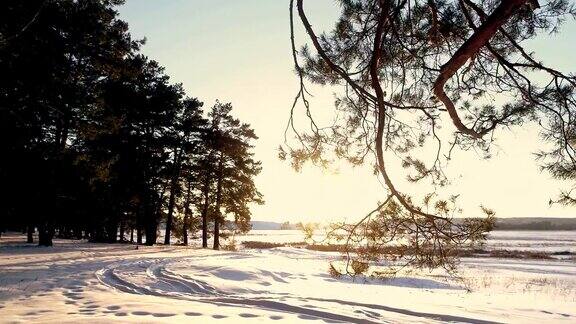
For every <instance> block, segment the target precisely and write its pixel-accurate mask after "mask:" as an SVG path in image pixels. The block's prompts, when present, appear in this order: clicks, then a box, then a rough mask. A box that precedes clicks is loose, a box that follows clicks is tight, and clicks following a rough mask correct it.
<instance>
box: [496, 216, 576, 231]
mask: <svg viewBox="0 0 576 324" xmlns="http://www.w3.org/2000/svg"><path fill="white" fill-rule="evenodd" d="M494 230H496V231H498V230H500V231H505V230H518V231H574V230H576V218H528V217H526V218H498V219H497V220H496V226H495V227H494Z"/></svg>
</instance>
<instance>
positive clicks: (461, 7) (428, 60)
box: [280, 0, 576, 271]
mask: <svg viewBox="0 0 576 324" xmlns="http://www.w3.org/2000/svg"><path fill="white" fill-rule="evenodd" d="M304 3H305V1H304V0H291V1H290V24H291V25H290V27H291V31H292V38H291V42H292V52H293V58H294V65H295V70H296V73H297V75H298V76H299V79H300V87H299V90H298V94H297V96H296V99H295V101H294V106H293V109H292V111H294V107H295V106H296V105H297V104H298V103H299V102H302V103H303V105H304V106H305V108H306V112H307V116H309V117H310V119H311V122H310V128H309V129H307V130H304V131H302V130H301V129H299V128H298V127H296V126H295V123H294V122H293V118H292V117H291V119H290V122H289V127H288V130H292V131H293V132H294V133H295V135H296V139H297V142H298V145H297V146H295V145H294V144H290V143H288V150H286V149H284V148H281V152H280V154H281V157H285V158H287V157H289V158H291V159H292V162H293V165H294V166H295V167H296V168H299V167H300V166H301V164H302V163H303V162H304V161H307V160H311V161H312V162H313V163H316V164H320V165H326V164H327V163H329V161H330V160H331V158H333V157H336V158H341V159H345V160H346V161H348V162H350V163H352V164H354V165H360V164H364V163H368V164H371V165H373V166H374V168H375V170H376V171H375V172H376V173H377V174H378V176H379V177H380V179H382V181H383V182H384V184H385V187H386V191H387V192H386V193H385V194H384V197H387V198H386V199H385V200H384V203H382V204H379V206H378V208H376V209H375V210H374V211H373V212H371V213H370V214H368V215H367V216H366V217H365V218H363V219H362V220H361V221H360V222H359V223H358V224H356V225H355V226H348V225H346V224H339V225H337V226H336V228H338V229H339V230H341V231H344V232H345V233H346V234H347V235H345V236H344V238H345V239H346V242H347V243H349V242H350V241H354V240H356V242H367V243H366V250H365V251H366V253H365V254H364V255H360V259H361V260H359V261H358V262H366V261H367V260H371V259H372V258H379V257H381V256H385V257H391V258H397V257H398V256H399V255H400V256H403V257H405V256H409V257H407V258H405V260H406V259H407V262H406V263H408V264H414V265H419V266H436V265H442V264H446V263H447V262H446V261H447V260H449V259H450V258H449V256H450V255H451V250H452V249H454V248H455V247H456V246H460V245H462V244H466V243H470V242H472V243H473V242H475V241H477V240H479V239H481V238H482V237H483V235H482V233H483V232H485V231H486V230H487V229H489V228H491V226H492V216H493V214H494V212H493V211H491V210H489V209H486V208H483V211H484V212H485V213H487V214H488V216H489V217H488V218H486V219H477V220H468V221H458V220H454V215H455V214H457V213H458V211H459V208H458V206H457V202H456V199H455V197H456V196H453V197H448V198H441V197H437V195H436V188H438V187H440V186H444V185H446V184H447V183H448V180H449V179H447V178H446V176H445V174H444V171H443V170H444V169H445V167H446V166H447V165H448V162H449V160H450V158H451V155H452V153H453V152H454V151H455V150H458V149H460V150H470V149H476V150H479V151H481V152H484V154H485V155H486V156H489V155H490V148H491V146H492V143H493V141H494V135H495V134H496V133H497V132H502V131H503V129H505V128H508V127H514V126H515V127H523V126H530V127H532V125H535V124H539V125H540V126H541V134H542V137H543V139H544V140H545V141H548V142H550V143H552V144H553V145H554V149H553V150H552V151H549V152H539V157H540V159H541V161H542V163H543V167H544V168H546V169H548V170H550V171H551V172H552V173H553V174H554V175H555V176H557V177H558V178H563V179H574V174H575V173H574V172H575V170H576V168H575V166H576V159H575V158H576V151H575V144H576V143H575V136H574V134H575V125H576V123H575V122H574V120H575V119H574V118H575V116H576V115H575V113H576V106H575V105H574V103H575V101H574V99H575V97H574V94H575V93H574V86H575V85H576V78H575V77H574V76H573V74H569V73H564V72H561V71H558V70H556V69H554V68H553V67H550V66H546V65H544V64H543V63H541V62H540V61H539V59H538V58H537V57H536V54H534V53H531V52H530V51H529V50H527V49H526V48H525V44H526V43H527V41H529V40H530V39H533V38H534V37H536V36H538V35H543V34H544V35H545V34H546V33H550V32H556V31H558V30H559V28H560V26H561V24H562V23H563V22H564V21H565V20H566V19H567V18H571V17H573V16H574V15H575V14H576V9H575V8H574V6H573V4H571V3H570V2H568V1H565V0H555V1H549V2H546V3H545V4H542V5H540V4H539V3H538V1H533V0H531V1H528V0H511V1H471V0H452V1H438V0H427V1H413V0H399V1H389V0H356V1H355V0H341V1H338V4H339V6H340V9H341V13H340V17H339V19H338V21H337V22H336V23H335V26H334V29H333V30H332V31H330V32H326V33H321V34H319V31H317V30H315V29H314V28H313V22H311V21H310V20H309V18H308V16H307V13H306V10H305V5H304ZM296 20H299V23H300V24H301V25H302V26H303V28H304V30H305V31H306V34H307V40H306V45H305V46H303V47H302V48H297V47H296V44H297V40H295V33H294V25H295V24H296V23H297V22H296ZM307 82H311V83H315V84H321V85H332V86H339V87H341V89H342V91H340V92H339V95H338V98H337V100H336V105H335V111H336V112H337V115H338V117H339V118H338V119H337V120H336V122H335V123H334V124H333V125H330V126H328V127H323V126H317V123H316V121H315V120H314V119H313V118H312V117H311V116H312V114H311V112H310V103H309V101H308V99H307V97H308V95H309V94H308V91H307V89H306V83H307ZM448 123H450V124H451V127H452V130H453V131H452V132H450V134H445V133H446V132H442V131H441V128H442V126H446V125H447V124H448ZM449 126H450V125H449ZM431 146H432V147H434V150H433V153H432V154H431V155H428V156H423V154H422V153H421V152H422V151H423V150H422V148H428V147H431ZM428 151H431V150H428ZM393 163H398V164H399V165H401V166H402V167H404V168H406V169H407V174H406V176H407V178H408V180H409V181H411V182H426V181H429V183H430V185H431V186H430V187H429V188H430V189H429V194H427V195H425V197H424V199H423V201H422V202H418V201H416V199H415V197H414V195H413V194H411V193H409V192H406V191H405V190H403V189H400V188H399V186H398V185H397V180H395V179H394V176H393V175H391V174H390V171H389V170H390V164H393ZM562 201H563V202H567V201H572V202H573V199H572V198H570V197H569V193H566V194H565V195H564V197H563V199H562ZM398 240H401V241H402V240H405V242H407V243H406V244H405V245H404V246H405V248H406V249H405V250H403V251H394V252H393V253H388V252H387V251H385V250H383V249H382V247H383V246H386V245H387V244H388V243H389V242H392V241H398ZM383 251H384V252H383ZM349 265H350V263H349V264H348V265H347V267H346V271H349Z"/></svg>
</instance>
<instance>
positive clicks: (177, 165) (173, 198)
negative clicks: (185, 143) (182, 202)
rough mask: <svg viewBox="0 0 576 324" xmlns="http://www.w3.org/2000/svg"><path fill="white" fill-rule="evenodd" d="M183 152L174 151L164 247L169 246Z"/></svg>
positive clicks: (181, 150)
mask: <svg viewBox="0 0 576 324" xmlns="http://www.w3.org/2000/svg"><path fill="white" fill-rule="evenodd" d="M183 151H184V150H183V149H180V150H174V172H173V174H172V179H171V180H170V199H169V201H168V215H167V216H166V236H165V237H164V244H166V245H170V234H171V232H172V219H173V215H174V204H175V202H176V191H177V190H178V179H179V178H180V160H181V156H182V152H183Z"/></svg>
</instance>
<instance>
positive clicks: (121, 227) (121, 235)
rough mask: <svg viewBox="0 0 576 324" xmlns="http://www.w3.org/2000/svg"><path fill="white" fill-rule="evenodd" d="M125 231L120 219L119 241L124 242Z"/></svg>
mask: <svg viewBox="0 0 576 324" xmlns="http://www.w3.org/2000/svg"><path fill="white" fill-rule="evenodd" d="M125 231H126V229H125V226H124V222H123V221H120V242H124V232H125Z"/></svg>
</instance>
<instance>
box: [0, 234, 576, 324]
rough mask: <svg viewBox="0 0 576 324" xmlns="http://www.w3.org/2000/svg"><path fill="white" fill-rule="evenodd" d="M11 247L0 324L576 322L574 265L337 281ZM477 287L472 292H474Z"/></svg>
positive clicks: (291, 254)
mask: <svg viewBox="0 0 576 324" xmlns="http://www.w3.org/2000/svg"><path fill="white" fill-rule="evenodd" d="M22 239H23V237H22V236H19V237H16V236H13V235H8V236H3V237H2V239H1V240H0V322H7V323H11V322H25V323H28V322H42V323H50V322H52V323H62V322H73V323H79V322H86V321H89V322H101V323H107V322H110V321H119V322H138V323H142V322H170V323H172V322H193V323H206V322H216V323H244V322H249V323H255V322H285V323H295V322H307V321H310V322H317V323H323V322H328V323H340V322H344V323H386V322H391V323H399V322H401V323H404V322H410V323H418V322H424V323H428V322H473V323H491V322H516V323H528V322H531V323H544V322H547V323H548V322H565V323H574V322H576V262H574V260H553V261H552V260H546V261H539V260H504V259H493V258H489V259H465V260H463V262H462V265H461V270H460V275H461V276H462V279H461V280H457V279H454V278H448V277H446V276H444V275H443V274H442V273H437V272H434V273H412V274H411V275H404V276H400V277H397V278H395V279H391V280H386V281H381V280H370V281H367V282H365V281H364V280H362V279H360V280H358V279H357V280H356V281H352V280H350V279H335V278H332V277H330V276H329V275H328V262H329V261H330V260H334V259H336V258H338V254H334V253H322V252H316V251H309V250H305V249H297V248H276V249H269V250H242V251H239V252H227V251H221V252H215V251H211V250H201V249H197V248H184V247H164V246H154V247H143V246H141V247H139V248H138V249H136V248H135V246H133V245H127V244H124V245H121V244H91V243H86V242H80V241H67V240H56V241H55V246H54V247H52V248H39V247H36V246H30V245H26V244H23V243H16V241H17V240H22ZM467 288H469V289H471V290H472V291H471V292H468V291H467Z"/></svg>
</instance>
